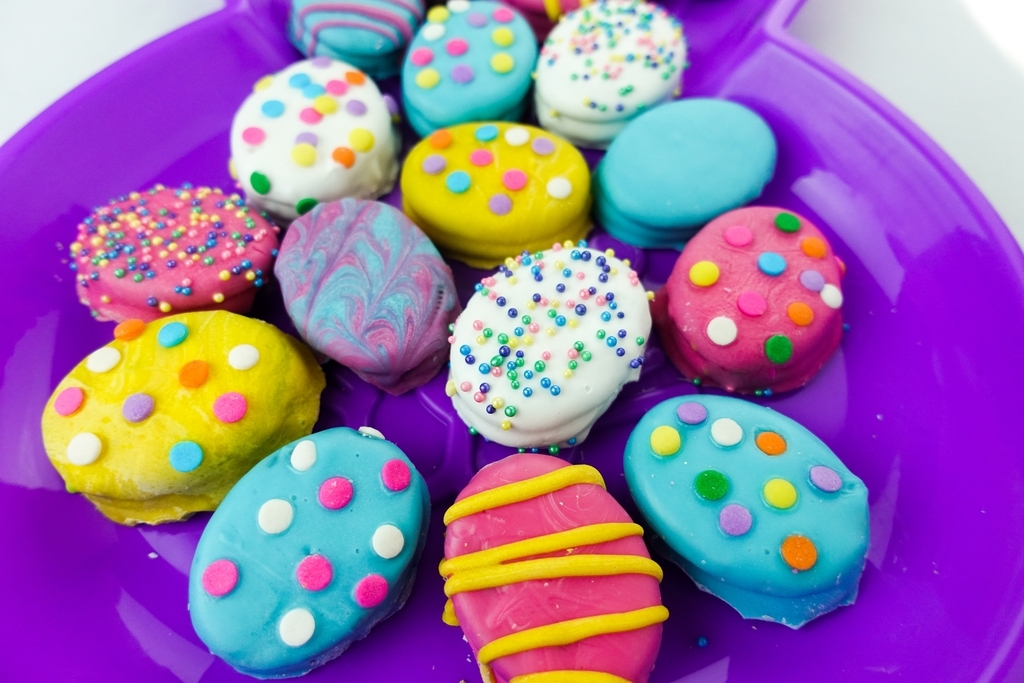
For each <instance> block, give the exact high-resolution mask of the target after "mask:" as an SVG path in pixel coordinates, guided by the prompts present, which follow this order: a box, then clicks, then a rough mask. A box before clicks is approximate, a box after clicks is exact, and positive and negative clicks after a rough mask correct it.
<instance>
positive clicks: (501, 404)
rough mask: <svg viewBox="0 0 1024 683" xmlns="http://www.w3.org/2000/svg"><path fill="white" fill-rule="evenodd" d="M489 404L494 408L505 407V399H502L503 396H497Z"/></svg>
mask: <svg viewBox="0 0 1024 683" xmlns="http://www.w3.org/2000/svg"><path fill="white" fill-rule="evenodd" d="M491 405H492V406H494V407H495V408H504V407H505V399H503V398H501V397H500V396H499V397H498V398H496V399H494V400H493V401H491Z"/></svg>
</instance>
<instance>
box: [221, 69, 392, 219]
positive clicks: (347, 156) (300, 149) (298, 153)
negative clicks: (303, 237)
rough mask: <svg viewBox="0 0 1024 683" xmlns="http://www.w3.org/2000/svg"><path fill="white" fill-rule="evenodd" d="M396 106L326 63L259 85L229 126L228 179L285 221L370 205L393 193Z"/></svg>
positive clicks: (367, 82) (357, 76) (353, 72)
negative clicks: (359, 202)
mask: <svg viewBox="0 0 1024 683" xmlns="http://www.w3.org/2000/svg"><path fill="white" fill-rule="evenodd" d="M396 109H397V105H396V103H395V102H394V100H393V99H391V98H390V97H389V96H387V95H382V94H381V92H380V90H379V89H378V88H377V85H376V83H374V82H373V80H372V79H370V78H368V77H367V76H366V74H364V73H363V72H362V71H359V70H358V69H356V68H355V67H353V66H351V65H349V64H346V63H345V62H341V61H338V60H335V59H330V58H328V57H315V58H313V59H309V60H305V61H301V62H296V63H295V64H292V65H291V66H289V67H288V68H287V69H284V70H283V71H279V72H278V73H276V74H273V75H271V76H265V77H264V78H262V79H260V80H259V81H258V82H257V83H256V85H255V86H254V87H253V93H252V94H251V95H249V97H248V98H246V100H245V102H243V103H242V106H241V108H239V110H238V112H237V113H236V114H235V119H234V122H233V123H232V125H231V161H232V168H233V172H234V173H235V174H236V175H237V177H238V181H239V183H240V184H241V186H242V188H243V189H244V190H245V192H246V195H247V197H248V199H249V203H250V204H252V205H253V206H256V207H259V208H261V209H263V210H265V211H267V212H268V213H270V214H271V215H273V216H275V217H277V218H279V219H282V220H286V221H290V220H293V219H295V218H297V217H298V216H300V215H302V214H304V213H306V212H307V211H309V210H310V209H311V208H313V207H314V206H315V205H316V204H317V203H319V202H327V201H334V200H338V199H344V198H345V197H354V198H356V199H376V198H377V197H380V196H381V195H384V194H387V193H388V192H390V191H391V188H392V187H394V184H395V179H396V177H397V176H398V159H397V156H396V155H397V154H398V151H399V149H400V143H399V139H398V136H397V133H396V131H395V129H394V127H393V120H392V117H393V114H394V113H395V111H396Z"/></svg>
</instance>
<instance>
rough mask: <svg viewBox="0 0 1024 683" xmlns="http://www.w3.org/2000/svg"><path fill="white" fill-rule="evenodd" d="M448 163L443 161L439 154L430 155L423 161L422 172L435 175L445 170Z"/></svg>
mask: <svg viewBox="0 0 1024 683" xmlns="http://www.w3.org/2000/svg"><path fill="white" fill-rule="evenodd" d="M447 165H448V162H447V161H445V160H444V157H443V156H441V155H440V154H431V155H430V156H429V157H427V158H426V159H424V160H423V172H424V173H429V174H430V175H437V174H438V173H440V172H441V171H443V170H444V169H445V166H447Z"/></svg>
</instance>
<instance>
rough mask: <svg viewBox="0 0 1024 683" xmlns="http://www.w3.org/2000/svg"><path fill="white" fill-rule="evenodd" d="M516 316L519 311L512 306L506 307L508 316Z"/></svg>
mask: <svg viewBox="0 0 1024 683" xmlns="http://www.w3.org/2000/svg"><path fill="white" fill-rule="evenodd" d="M518 316H519V311H517V310H516V309H514V308H510V309H508V317H510V318H515V317H518Z"/></svg>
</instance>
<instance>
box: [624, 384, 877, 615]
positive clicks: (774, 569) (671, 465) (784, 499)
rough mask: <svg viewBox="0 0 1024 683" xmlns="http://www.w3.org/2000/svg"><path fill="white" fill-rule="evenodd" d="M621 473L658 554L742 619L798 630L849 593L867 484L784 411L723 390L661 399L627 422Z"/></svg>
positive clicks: (862, 550)
mask: <svg viewBox="0 0 1024 683" xmlns="http://www.w3.org/2000/svg"><path fill="white" fill-rule="evenodd" d="M624 470H625V474H626V482H627V483H628V485H629V491H630V493H631V494H632V496H633V500H634V501H636V504H637V507H638V508H640V511H641V512H642V513H643V515H644V517H646V518H647V520H648V522H649V523H650V525H651V527H652V528H653V530H654V532H655V533H656V534H657V535H658V536H659V537H660V540H661V542H662V543H663V544H664V545H666V546H667V549H666V552H667V554H668V556H669V557H670V558H671V559H672V560H673V561H674V562H676V563H677V564H678V565H679V566H680V567H682V569H683V571H685V572H686V573H687V574H689V576H690V578H692V579H693V580H694V581H695V582H696V583H697V586H698V587H699V588H700V589H701V590H703V591H706V592H708V593H711V594H712V595H715V596H718V597H720V598H722V599H723V600H725V601H726V602H727V603H729V605H731V606H732V607H733V608H735V609H736V611H738V612H739V613H740V614H742V615H743V616H744V617H745V618H747V619H761V620H764V621H774V622H778V623H781V624H785V625H786V626H789V627H790V628H800V627H801V626H803V625H804V624H805V623H807V622H808V621H810V620H811V619H814V618H816V617H819V616H821V615H823V614H826V613H827V612H831V611H832V610H834V609H836V608H837V607H842V606H844V605H851V604H853V602H854V601H855V600H856V599H857V589H858V585H859V582H860V576H861V573H862V572H863V571H864V561H865V559H866V557H867V552H868V538H869V524H868V490H867V487H866V486H864V482H862V481H861V480H860V479H859V478H857V476H856V475H854V474H853V473H852V472H850V470H849V469H848V468H847V467H846V466H845V465H844V464H843V463H842V462H840V460H839V458H837V457H836V455H835V454H834V453H833V452H832V451H831V450H829V448H828V446H826V445H825V444H824V443H822V442H821V440H820V439H818V438H817V437H816V436H814V435H813V434H811V432H809V431H808V430H807V429H806V428H804V427H802V426H801V425H799V424H797V423H796V422H794V421H793V420H791V419H789V418H788V417H785V416H783V415H780V414H779V413H777V412H775V411H774V410H771V409H769V408H764V407H761V406H758V405H755V404H753V403H748V402H746V401H743V400H740V399H736V398H730V397H725V396H687V397H680V398H673V399H669V400H667V401H664V402H662V403H660V404H658V405H657V406H655V407H654V408H653V409H652V410H651V411H650V412H648V413H647V414H646V415H645V416H644V417H643V418H642V419H641V420H640V423H639V424H637V426H636V428H635V429H634V430H633V433H632V434H631V435H630V437H629V441H628V443H627V444H626V454H625V462H624Z"/></svg>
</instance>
